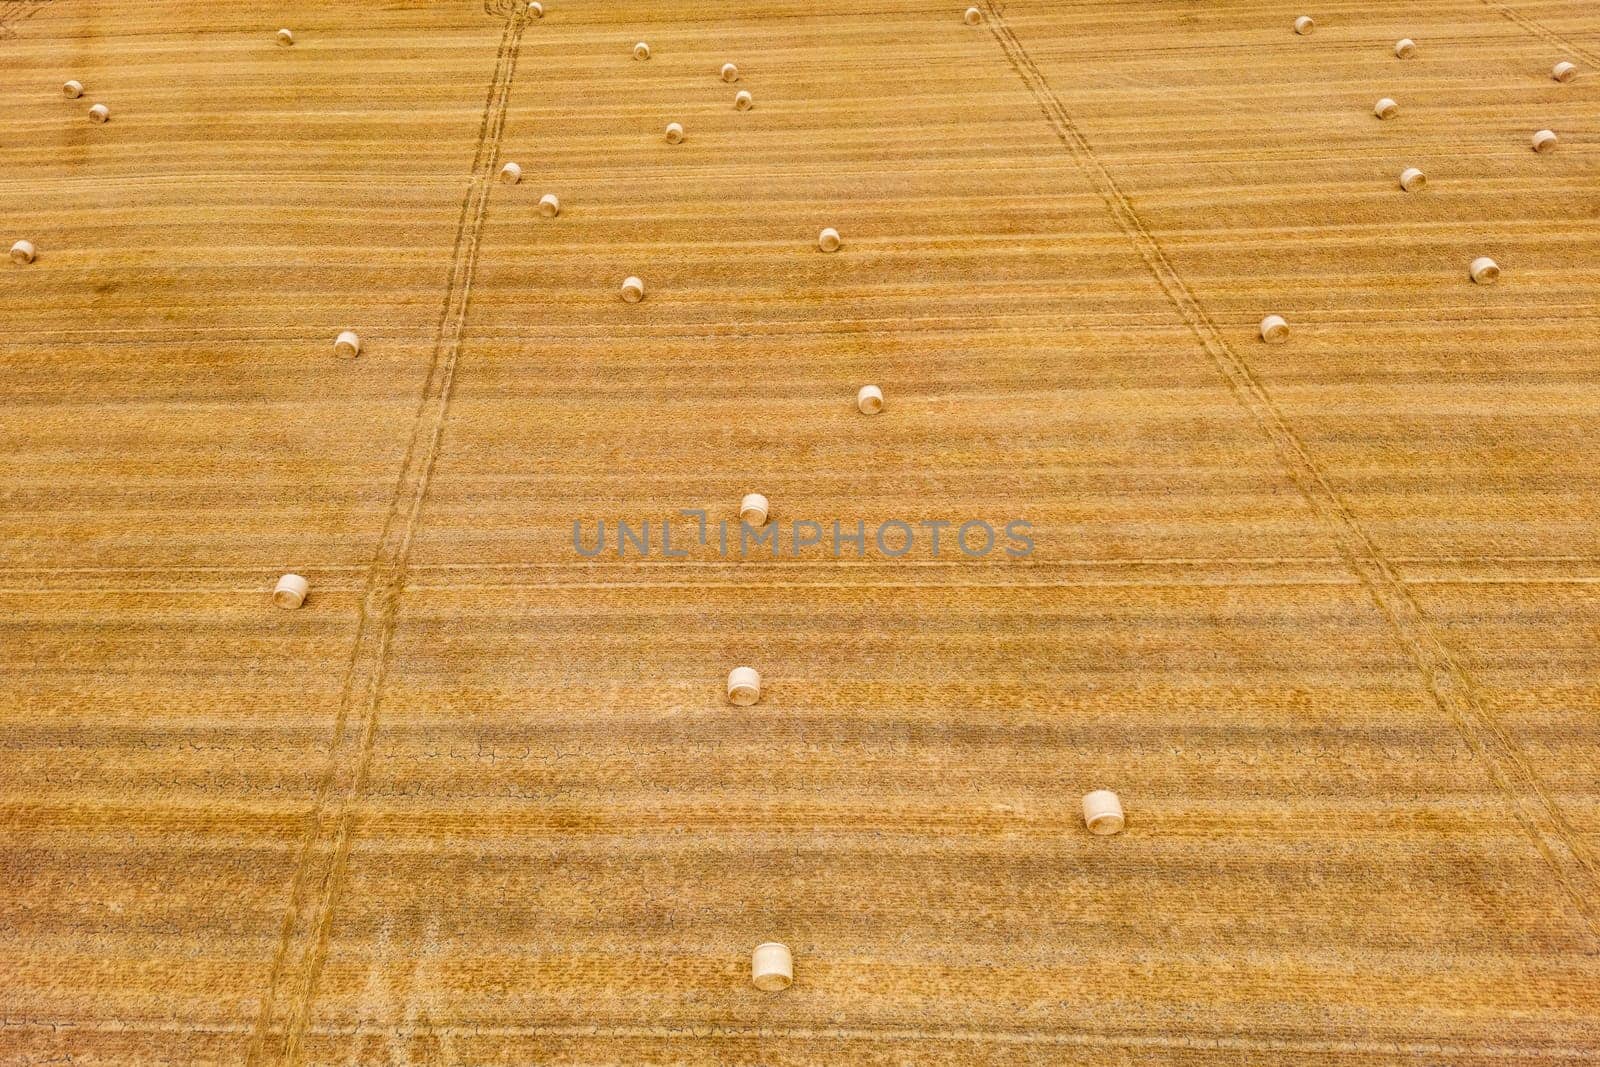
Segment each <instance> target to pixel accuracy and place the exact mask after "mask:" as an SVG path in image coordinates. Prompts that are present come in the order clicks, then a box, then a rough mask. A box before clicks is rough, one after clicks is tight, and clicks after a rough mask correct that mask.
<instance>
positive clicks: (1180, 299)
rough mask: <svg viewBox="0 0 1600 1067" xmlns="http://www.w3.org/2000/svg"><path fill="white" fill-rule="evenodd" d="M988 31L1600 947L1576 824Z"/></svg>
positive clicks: (1051, 106)
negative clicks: (1271, 448)
mask: <svg viewBox="0 0 1600 1067" xmlns="http://www.w3.org/2000/svg"><path fill="white" fill-rule="evenodd" d="M984 10H985V13H986V20H985V21H986V23H987V25H988V27H989V31H990V33H991V34H992V35H993V36H994V38H995V40H996V42H997V43H998V44H999V45H1000V48H1001V50H1002V51H1003V52H1004V54H1005V57H1006V60H1007V62H1008V63H1010V65H1011V68H1012V70H1014V71H1015V72H1016V74H1017V77H1019V78H1020V79H1022V82H1023V84H1024V85H1026V86H1027V88H1028V90H1029V92H1030V93H1032V95H1033V97H1034V100H1035V101H1036V102H1037V103H1038V105H1039V108H1040V110H1041V111H1043V112H1044V116H1045V119H1046V121H1047V122H1048V123H1049V124H1050V127H1051V128H1052V129H1053V130H1054V131H1055V133H1056V136H1057V138H1058V139H1059V140H1060V141H1061V143H1062V145H1063V146H1064V147H1065V148H1066V150H1067V152H1068V154H1069V155H1070V156H1071V157H1072V161H1073V163H1074V164H1075V165H1076V166H1077V167H1078V170H1079V171H1080V172H1081V173H1082V174H1083V175H1084V177H1085V178H1086V179H1087V180H1088V182H1089V183H1090V185H1091V186H1092V187H1093V188H1094V190H1095V192H1097V193H1098V194H1099V195H1100V197H1101V199H1103V200H1104V201H1105V204H1106V208H1107V210H1108V211H1109V213H1110V215H1111V217H1112V220H1113V221H1114V222H1115V223H1116V224H1117V226H1118V228H1119V229H1121V230H1122V231H1123V233H1124V234H1126V235H1127V237H1128V239H1129V240H1130V241H1131V242H1132V243H1133V245H1134V248H1135V250H1136V251H1137V252H1138V254H1139V257H1140V258H1141V259H1142V260H1143V261H1144V263H1145V266H1146V267H1147V268H1148V269H1149V271H1150V273H1151V274H1152V275H1153V276H1154V277H1155V280H1156V283H1157V284H1158V285H1159V286H1160V288H1161V291H1162V293H1163V294H1164V295H1165V296H1166V298H1167V300H1168V302H1169V303H1171V304H1172V306H1173V308H1174V309H1175V310H1176V311H1177V312H1178V314H1179V315H1180V316H1181V317H1182V318H1183V320H1184V322H1185V323H1187V324H1188V326H1189V329H1190V330H1191V331H1192V332H1193V333H1194V335H1195V337H1196V339H1197V340H1198V341H1199V342H1200V345H1201V347H1202V348H1204V349H1205V352H1206V354H1207V355H1208V356H1209V357H1210V358H1211V361H1212V362H1213V364H1215V366H1216V368H1217V370H1218V371H1219V372H1220V373H1221V374H1222V376H1223V379H1224V380H1225V381H1226V382H1227V385H1228V388H1229V390H1230V391H1231V392H1232V393H1233V395H1234V397H1235V398H1236V399H1237V400H1238V401H1239V403H1240V404H1241V405H1243V406H1244V408H1245V409H1246V411H1248V412H1249V414H1250V416H1251V417H1252V418H1253V419H1254V420H1255V422H1256V424H1257V426H1258V427H1259V428H1260V429H1261V431H1262V432H1263V433H1264V434H1265V435H1266V436H1267V437H1268V439H1269V440H1270V441H1271V442H1272V444H1273V446H1274V448H1275V449H1276V451H1277V453H1278V456H1279V458H1280V460H1281V461H1282V464H1283V467H1284V469H1285V471H1286V472H1287V473H1288V475H1289V477H1290V479H1291V480H1292V481H1293V482H1294V484H1295V487H1296V488H1297V489H1299V491H1300V493H1301V494H1302V495H1303V496H1304V497H1305V499H1306V500H1307V502H1308V503H1309V504H1310V505H1311V508H1312V511H1313V512H1314V513H1315V514H1316V516H1317V518H1318V520H1319V521H1320V522H1321V524H1322V525H1323V526H1324V527H1325V528H1326V529H1327V530H1328V532H1329V534H1330V536H1331V538H1332V540H1333V542H1334V544H1335V545H1336V546H1337V548H1338V550H1339V553H1340V555H1341V556H1343V557H1344V559H1345V561H1346V563H1347V565H1348V566H1349V567H1350V569H1351V570H1352V571H1353V572H1354V573H1355V575H1356V576H1357V577H1358V578H1359V579H1360V580H1361V582H1362V584H1363V585H1364V586H1365V587H1366V588H1367V590H1368V592H1369V593H1370V594H1371V596H1372V599H1373V600H1374V602H1375V603H1376V604H1377V607H1378V609H1379V610H1380V611H1381V612H1382V613H1383V615H1384V617H1385V618H1386V619H1387V620H1388V622H1389V625H1390V627H1391V629H1392V630H1393V631H1394V633H1395V635H1396V636H1397V637H1398V638H1399V640H1400V644H1401V646H1402V647H1403V648H1404V649H1405V651H1406V653H1407V654H1408V655H1409V656H1410V658H1411V659H1412V661H1413V662H1414V663H1415V664H1416V666H1417V669H1418V670H1419V671H1420V672H1421V674H1422V677H1423V681H1424V684H1425V685H1426V686H1427V687H1428V690H1429V693H1430V695H1431V696H1432V697H1433V699H1434V702H1435V703H1436V704H1437V705H1438V707H1439V708H1440V710H1442V711H1443V712H1444V713H1445V714H1446V715H1448V716H1449V718H1450V719H1451V721H1452V722H1453V723H1454V724H1455V727H1456V729H1457V731H1458V732H1459V733H1460V735H1461V738H1462V740H1463V741H1464V742H1465V743H1466V745H1467V747H1468V749H1469V750H1470V751H1471V752H1472V754H1473V756H1474V758H1475V759H1476V760H1477V761H1478V763H1479V764H1480V765H1481V766H1482V767H1483V768H1484V771H1485V772H1486V774H1487V775H1488V777H1489V779H1490V781H1492V782H1493V783H1494V785H1495V787H1496V788H1497V789H1498V790H1499V791H1500V793H1501V794H1502V795H1503V796H1504V797H1505V799H1506V801H1507V804H1508V806H1509V807H1510V809H1511V812H1512V814H1513V815H1514V816H1515V818H1516V820H1517V821H1518V823H1519V824H1520V825H1521V826H1522V828H1523V830H1524V831H1525V832H1526V833H1527V835H1528V837H1529V838H1530V840H1531V841H1532V843H1533V845H1534V847H1535V848H1536V849H1538V851H1539V853H1540V855H1541V856H1542V857H1543V858H1544V860H1545V863H1546V864H1547V865H1548V866H1549V868H1550V870H1551V873H1552V874H1553V875H1554V877H1555V879H1556V881H1557V883H1558V884H1559V885H1560V887H1561V889H1562V891H1563V892H1565V894H1566V895H1567V897H1568V898H1569V899H1570V900H1571V902H1572V905H1573V907H1574V908H1575V909H1576V911H1577V913H1578V914H1579V915H1580V916H1581V917H1582V918H1583V920H1584V922H1585V924H1586V925H1587V926H1588V928H1589V931H1590V933H1591V934H1593V935H1594V936H1596V937H1597V938H1600V911H1597V907H1596V904H1595V901H1596V900H1600V864H1597V862H1596V859H1595V857H1594V856H1592V855H1591V854H1590V851H1589V848H1588V846H1587V845H1586V844H1585V843H1584V842H1583V840H1582V837H1581V835H1580V834H1579V833H1578V832H1577V831H1576V829H1575V828H1574V827H1573V826H1572V825H1571V824H1570V823H1569V822H1568V821H1567V818H1566V816H1565V815H1564V814H1563V813H1562V812H1561V810H1560V808H1558V807H1557V806H1556V804H1555V802H1554V801H1553V800H1551V798H1550V796H1549V794H1548V793H1547V792H1546V791H1545V789H1544V786H1543V784H1542V783H1541V782H1540V780H1539V778H1538V775H1537V773H1536V772H1535V771H1534V769H1533V767H1532V766H1531V765H1530V764H1529V763H1528V761H1527V759H1526V758H1525V757H1524V756H1523V754H1522V750H1521V749H1520V748H1519V747H1518V746H1517V743H1516V741H1515V740H1514V739H1513V738H1512V737H1511V736H1510V735H1509V734H1507V733H1506V731H1505V729H1504V727H1502V726H1501V725H1500V723H1499V721H1498V720H1497V719H1496V718H1495V717H1494V716H1493V715H1492V714H1491V713H1490V712H1489V710H1488V709H1487V708H1486V707H1485V706H1484V703H1483V701H1482V699H1481V697H1480V696H1479V695H1478V693H1477V692H1476V690H1475V688H1474V686H1473V683H1472V680H1471V678H1470V677H1469V676H1468V675H1467V673H1466V671H1465V670H1464V669H1463V668H1462V667H1461V665H1460V663H1459V662H1457V660H1456V658H1455V656H1454V654H1453V653H1452V652H1451V651H1450V649H1449V648H1448V647H1447V646H1446V645H1445V644H1444V642H1443V641H1442V640H1440V638H1439V636H1438V634H1437V633H1436V632H1435V631H1434V629H1433V627H1432V625H1431V624H1430V623H1429V621H1428V618H1427V616H1426V614H1425V613H1424V612H1423V610H1422V607H1421V605H1420V604H1419V603H1418V602H1417V600H1416V599H1415V598H1414V597H1413V596H1412V594H1411V591H1410V590H1409V589H1408V588H1407V587H1406V585H1405V582H1404V581H1403V580H1402V579H1401V578H1400V576H1399V574H1398V573H1397V572H1396V570H1395V568H1394V566H1393V564H1392V563H1391V562H1390V561H1389V560H1388V559H1387V558H1385V556H1384V555H1383V553H1382V551H1381V550H1380V549H1379V547H1378V545H1377V543H1376V542H1375V541H1374V540H1373V539H1372V537H1371V535H1370V534H1368V533H1367V531H1366V529H1365V528H1364V527H1363V526H1362V525H1361V522H1360V520H1359V519H1357V518H1356V516H1355V514H1354V513H1353V512H1352V511H1351V510H1350V508H1349V506H1348V505H1347V504H1346V503H1345V502H1344V499H1343V498H1342V497H1340V495H1339V494H1338V492H1337V491H1335V490H1334V488H1333V487H1332V485H1331V484H1330V483H1329V481H1328V479H1327V476H1326V474H1325V473H1324V472H1323V470H1322V468H1321V467H1320V466H1319V465H1318V464H1317V461H1316V460H1315V459H1314V458H1313V457H1312V455H1311V454H1310V452H1309V451H1308V450H1307V448H1306V446H1305V444H1304V442H1302V441H1301V440H1300V437H1299V435H1298V434H1297V433H1296V432H1295V430H1294V428H1293V427H1292V426H1291V425H1290V424H1289V421H1288V419H1287V418H1285V416H1284V414H1283V412H1282V411H1281V410H1280V409H1279V407H1278V406H1277V403H1276V401H1274V400H1273V398H1272V396H1271V394H1270V393H1268V392H1267V389H1266V387H1265V386H1264V385H1263V384H1262V383H1261V381H1260V379H1259V378H1257V377H1256V375H1255V372H1254V371H1253V370H1252V369H1251V368H1250V365H1249V364H1248V363H1247V362H1246V361H1245V360H1244V358H1243V357H1241V356H1240V355H1239V354H1238V353H1237V352H1235V351H1234V350H1233V348H1232V346H1231V345H1229V344H1228V342H1227V339H1226V338H1225V337H1224V335H1223V333H1222V331H1221V330H1220V329H1219V328H1218V326H1217V324H1216V322H1215V321H1214V320H1213V319H1212V318H1211V316H1210V314H1209V313H1208V312H1207V311H1206V310H1205V308H1204V307H1203V306H1202V305H1201V303H1200V301H1199V299H1198V298H1197V297H1196V296H1195V294H1194V292H1193V290H1191V289H1190V288H1189V286H1188V283H1186V282H1185V281H1184V280H1183V277H1182V275H1180V274H1179V273H1178V271H1177V269H1176V268H1175V267H1174V266H1173V265H1172V262H1171V260H1169V259H1168V258H1167V255H1166V252H1165V251H1164V250H1163V249H1162V247H1161V245H1160V243H1159V242H1158V241H1157V240H1156V238H1155V235H1154V234H1153V233H1151V231H1150V230H1149V228H1148V227H1147V226H1146V225H1145V224H1144V220H1143V219H1141V218H1140V217H1139V214H1138V212H1137V211H1136V210H1135V209H1134V206H1133V203H1132V201H1130V200H1129V199H1128V197H1127V195H1126V194H1125V193H1124V192H1123V191H1122V188H1121V187H1120V186H1119V185H1118V184H1117V182H1116V180H1115V179H1114V178H1113V177H1112V175H1111V172H1110V171H1109V170H1108V169H1107V168H1106V165H1105V164H1104V163H1103V162H1102V161H1101V159H1100V157H1099V156H1097V155H1096V154H1095V152H1094V149H1093V148H1092V147H1091V146H1090V144H1089V142H1088V140H1087V139H1086V138H1085V137H1084V135H1083V133H1082V131H1081V130H1079V129H1078V127H1077V125H1076V124H1075V123H1074V122H1073V121H1072V117H1071V116H1070V115H1069V114H1068V113H1067V110H1066V108H1065V107H1064V106H1063V105H1062V103H1061V100H1060V98H1059V97H1057V96H1056V94H1055V91H1054V90H1053V89H1052V88H1051V87H1050V84H1049V82H1048V81H1047V80H1046V79H1045V76H1044V74H1043V72H1042V71H1040V70H1039V68H1038V67H1037V66H1036V65H1035V64H1034V62H1033V59H1032V57H1031V56H1029V54H1028V52H1027V50H1026V49H1025V48H1024V47H1023V45H1022V42H1021V41H1020V40H1018V39H1017V36H1016V34H1015V33H1013V32H1012V30H1011V28H1010V26H1009V25H1008V24H1007V23H1006V21H1005V16H1004V14H1003V5H1001V4H997V3H996V2H995V0H984Z"/></svg>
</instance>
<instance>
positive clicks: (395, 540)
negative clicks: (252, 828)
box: [248, 3, 527, 1064]
mask: <svg viewBox="0 0 1600 1067" xmlns="http://www.w3.org/2000/svg"><path fill="white" fill-rule="evenodd" d="M484 10H485V12H486V13H488V14H491V15H501V16H503V17H504V18H505V19H506V23H505V29H504V31H503V32H502V34H501V37H500V47H499V51H498V53H497V55H496V57H495V69H494V75H493V78H492V79H491V81H490V83H489V91H488V96H487V98H486V100H485V102H484V110H483V120H482V124H481V126H480V128H479V132H478V147H477V151H476V153H475V155H474V158H473V164H472V179H471V182H470V184H469V185H468V187H467V193H466V196H465V197H464V198H463V200H462V204H461V217H460V219H459V221H458V222H457V224H456V237H455V250H454V254H453V257H452V259H451V263H450V274H449V278H448V282H447V284H446V287H445V295H444V301H443V304H442V306H441V308H440V312H439V319H438V323H437V326H436V331H435V340H434V350H433V360H432V364H431V366H430V368H429V372H428V378H427V383H426V385H425V386H424V389H423V394H422V397H421V399H420V401H419V403H418V407H417V414H416V417H415V419H414V420H413V421H412V427H411V440H410V444H409V446H408V448H407V451H406V458H405V462H404V464H403V465H402V467H401V471H400V477H399V479H398V481H397V482H396V484H395V489H394V495H393V496H392V498H391V499H390V503H389V509H388V513H387V514H386V516H385V518H384V524H383V535H382V537H381V538H380V540H379V542H378V546H377V549H376V550H375V552H374V553H373V559H372V564H371V566H370V568H369V569H368V572H367V578H366V583H365V586H364V591H363V597H362V604H361V613H360V619H359V623H358V627H357V633H356V641H355V645H354V648H353V649H352V652H351V657H350V662H349V664H348V665H347V667H346V672H345V679H344V686H343V695H342V698H341V700H340V704H339V714H338V716H337V718H336V720H335V727H334V735H333V740H332V743H331V746H330V749H329V753H328V763H327V767H326V769H325V770H324V772H323V775H322V779H321V781H320V783H319V785H318V789H317V796H316V800H315V802H314V807H313V810H312V813H311V823H312V825H311V827H310V828H309V830H308V831H307V834H306V838H305V841H304V843H303V845H302V846H301V851H300V856H299V864H298V867H297V869H296V872H295V877H294V881H293V888H292V890H291V893H290V900H289V907H288V909H287V911H286V912H285V914H284V918H283V924H282V929H281V931H280V934H279V941H278V945H277V949H276V951H275V952H274V955H273V960H272V968H271V971H270V977H269V980H268V987H267V990H266V992H265V994H264V995H263V996H262V1000H261V1006H260V1011H259V1014H258V1016H257V1019H256V1025H255V1030H254V1033H253V1035H252V1038H251V1041H250V1047H249V1054H248V1062H249V1063H251V1064H261V1063H267V1062H278V1063H284V1064H292V1063H297V1062H299V1060H300V1058H301V1055H302V1052H303V1048H304V1041H305V1035H306V1032H307V1029H308V1027H309V1025H310V1017H311V1006H312V1004H313V1002H314V1001H315V999H316V989H317V978H318V976H319V974H320V972H321V969H322V964H323V960H324V959H325V958H326V955H327V949H328V937H329V932H330V930H331V929H332V923H333V915H334V912H335V911H336V909H337V906H338V900H339V894H340V892H341V891H342V889H343V887H344V880H345V873H346V866H347V864H348V861H349V856H350V848H351V844H352V836H353V835H352V827H353V823H354V810H355V806H356V803H357V801H358V800H359V798H360V796H361V792H362V790H363V788H365V786H366V781H367V775H368V772H369V770H370V768H371V764H372V755H373V748H374V744H375V741H376V738H377V731H378V710H379V707H380V704H381V701H382V690H383V682H384V676H385V673H386V671H387V669H388V665H389V650H390V645H391V642H392V639H393V636H394V630H395V624H396V621H397V617H398V614H399V606H400V596H401V593H402V591H403V589H404V586H405V581H406V574H407V571H408V567H409V561H410V556H411V545H412V541H413V539H414V537H415V534H416V530H417V526H418V523H419V520H420V517H421V514H422V505H423V502H424V501H425V499H426V497H427V493H428V486H429V483H430V482H431V480H432V477H433V469H434V464H435V461H436V459H437V458H438V453H439V442H440V439H441V437H442V435H443V433H444V426H445V420H446V417H447V415H448V413H449V407H450V397H451V393H452V390H453V386H454V382H455V370H456V363H457V360H458V358H459V356H460V353H461V341H462V336H463V333H464V331H465V329H466V320H467V310H468V308H469V307H470V305H471V300H472V282H473V278H474V276H475V275H476V273H477V264H478V247H479V243H480V241H481V239H482V234H483V225H484V220H485V217H486V215H487V211H488V203H489V195H490V192H491V190H492V189H494V188H495V180H494V177H495V167H496V164H497V163H498V162H499V156H500V140H501V136H502V134H503V133H504V131H505V124H506V112H507V107H508V105H509V102H510V97H511V84H512V80H513V78H514V77H515V74H516V67H517V53H518V51H519V49H520V47H521V43H522V33H523V29H524V28H525V25H526V20H527V16H526V14H525V9H518V8H515V7H512V6H510V5H508V4H505V3H500V4H492V3H486V4H485V7H484Z"/></svg>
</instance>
